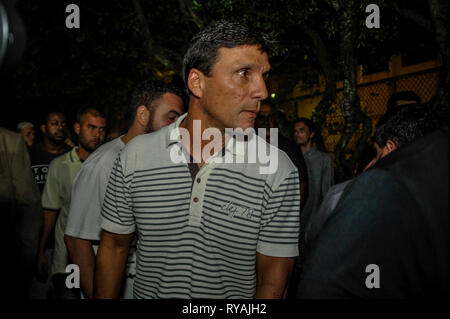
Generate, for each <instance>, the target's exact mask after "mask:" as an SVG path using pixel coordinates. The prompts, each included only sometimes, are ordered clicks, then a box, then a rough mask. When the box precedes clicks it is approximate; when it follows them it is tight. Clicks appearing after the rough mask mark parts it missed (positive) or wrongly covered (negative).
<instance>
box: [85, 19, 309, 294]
mask: <svg viewBox="0 0 450 319" xmlns="http://www.w3.org/2000/svg"><path fill="white" fill-rule="evenodd" d="M270 45H271V41H270V39H269V38H268V37H267V36H266V35H263V34H261V33H259V32H256V31H253V30H250V29H248V28H247V27H244V26H242V25H239V24H235V23H228V22H223V21H222V22H218V23H216V24H214V25H212V26H210V27H208V28H206V29H205V30H203V31H201V32H200V33H199V34H197V35H196V36H195V37H194V38H193V39H192V41H191V43H190V46H189V49H188V51H187V53H186V55H185V57H184V61H183V72H184V80H185V84H186V86H187V88H188V91H189V94H190V100H189V112H188V113H187V115H184V116H182V117H180V118H179V119H178V120H177V121H176V122H175V123H173V124H172V125H170V126H168V127H165V128H163V129H161V130H159V131H158V132H155V133H152V134H146V135H141V136H138V137H136V138H135V139H133V140H132V141H130V142H129V143H128V144H127V145H126V146H125V148H124V149H123V150H122V152H121V153H120V154H119V156H118V158H117V159H116V163H115V165H114V168H113V171H112V173H111V176H110V179H109V183H108V186H107V190H106V194H105V200H104V203H103V208H102V221H101V226H102V228H103V232H102V236H101V241H100V246H99V251H98V255H97V262H96V278H95V288H94V296H95V297H96V298H117V296H118V293H119V291H120V286H121V284H122V279H123V270H124V267H125V263H126V258H127V255H128V249H129V246H130V242H131V240H132V238H133V234H134V232H135V231H136V230H137V232H138V234H139V245H138V247H137V270H136V278H135V282H134V297H135V298H252V297H255V298H281V297H283V296H285V294H286V291H287V282H288V278H289V276H290V273H291V271H292V267H293V264H294V258H295V257H296V256H298V245H297V243H298V236H299V223H300V221H299V208H300V187H299V179H298V172H297V169H296V167H295V165H294V164H293V163H292V162H291V161H290V159H289V158H288V156H287V155H286V153H284V152H282V151H280V150H278V148H276V147H274V146H271V145H269V144H268V143H266V142H265V141H264V140H263V139H261V138H259V137H258V136H257V135H256V134H249V135H247V139H242V138H241V139H240V140H239V139H238V138H230V136H229V135H227V134H226V132H227V130H229V129H242V130H246V129H248V128H252V127H253V125H254V121H255V118H256V115H257V114H258V112H259V109H260V104H261V100H264V99H265V98H266V97H267V95H268V94H267V89H266V86H265V81H264V79H265V76H266V75H267V73H268V72H269V69H270V64H269V61H268V51H269V48H270ZM212 130H215V131H214V132H218V133H219V134H218V135H219V138H217V135H214V138H213V139H212V141H211V140H208V138H210V135H209V134H208V133H210V132H212ZM228 132H229V131H228ZM252 143H256V144H257V145H258V147H260V146H261V145H262V146H264V150H266V147H267V148H268V149H269V150H270V154H271V160H272V159H273V156H272V155H273V154H274V155H275V158H276V159H277V162H276V163H277V168H276V169H275V170H274V171H270V170H266V171H264V170H262V167H263V164H264V163H263V161H262V159H261V158H260V157H259V156H258V159H256V160H255V161H250V160H249V158H251V157H252V156H253V155H254V153H255V150H254V149H253V148H252V147H251V145H253V144H252ZM190 146H193V149H192V150H191V147H190ZM211 146H213V147H211ZM177 156H178V157H177ZM180 157H181V158H184V161H178V160H176V158H178V159H179V158H180ZM223 159H228V160H225V161H224V160H223ZM230 159H231V161H230ZM230 162H231V163H230Z"/></svg>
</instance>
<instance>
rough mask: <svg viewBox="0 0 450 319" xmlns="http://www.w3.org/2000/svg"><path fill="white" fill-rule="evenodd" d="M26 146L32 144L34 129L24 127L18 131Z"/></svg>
mask: <svg viewBox="0 0 450 319" xmlns="http://www.w3.org/2000/svg"><path fill="white" fill-rule="evenodd" d="M20 133H22V136H23V139H24V140H25V143H26V144H27V146H31V145H33V143H34V140H35V138H36V135H35V133H34V127H26V128H24V129H22V130H21V131H20Z"/></svg>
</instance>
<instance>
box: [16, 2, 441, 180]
mask: <svg viewBox="0 0 450 319" xmlns="http://www.w3.org/2000/svg"><path fill="white" fill-rule="evenodd" d="M370 2H371V1H369V0H360V1H358V0H351V1H343V0H266V1H264V2H261V1H254V0H240V1H238V0H219V1H206V0H151V1H150V0H132V1H120V0H110V1H108V2H103V1H88V0H84V1H81V0H79V1H77V4H78V5H79V7H80V11H81V28H80V29H67V28H66V27H65V25H64V21H65V18H66V16H67V14H66V13H65V7H66V5H68V4H69V3H71V2H69V1H59V0H53V1H41V2H39V3H37V2H36V1H32V0H22V1H20V3H19V6H18V8H19V11H20V12H21V14H22V17H23V20H24V22H25V24H26V26H27V30H28V47H27V51H26V56H25V57H24V59H23V63H22V65H21V66H20V68H19V69H18V70H17V72H16V74H15V75H14V77H13V83H14V84H13V91H14V92H13V93H12V94H14V95H15V99H14V100H15V101H16V102H17V104H18V105H19V106H25V105H27V106H29V108H30V110H32V112H35V113H36V114H38V112H42V108H46V107H48V105H58V106H61V107H63V108H64V109H65V110H66V111H67V113H69V114H74V111H75V110H76V108H77V107H79V105H81V104H94V105H97V106H99V107H102V108H104V109H105V110H106V112H107V114H108V115H109V116H110V118H111V119H112V120H113V121H112V122H114V121H119V120H120V118H121V116H122V115H123V113H124V110H125V107H126V106H127V105H128V103H129V97H130V92H131V90H132V89H133V87H134V86H135V85H136V84H137V83H138V82H140V81H142V80H144V79H146V78H149V77H154V78H159V79H162V80H164V81H167V82H171V81H173V82H178V83H182V79H181V64H182V58H183V54H184V52H185V50H186V47H187V45H188V42H189V40H190V38H191V37H192V36H193V35H194V34H195V33H196V32H198V31H199V30H200V29H201V28H203V27H205V26H206V25H208V24H210V23H211V22H213V21H216V20H220V19H225V20H230V21H236V22H240V23H245V24H248V25H251V26H253V27H257V28H260V29H262V30H264V31H266V32H272V33H275V34H276V36H277V39H278V41H279V45H278V47H277V48H276V50H275V52H274V54H273V56H272V57H271V64H272V72H271V78H270V79H269V83H272V84H276V86H277V90H276V93H277V95H276V97H275V99H273V102H274V104H275V107H276V108H277V109H279V110H282V111H284V113H285V114H286V123H289V121H291V120H293V119H294V118H295V116H296V114H295V110H293V108H292V100H291V93H292V91H293V89H294V88H296V87H297V88H301V89H305V88H311V87H314V86H316V85H317V84H319V82H320V81H323V83H322V84H324V86H325V93H324V94H323V98H322V100H321V102H320V103H319V105H318V106H317V108H316V109H315V111H314V113H313V120H314V122H315V123H316V124H317V126H318V127H319V128H320V127H321V126H322V125H323V123H324V121H325V118H326V115H327V114H329V112H331V109H330V106H331V105H332V104H333V102H335V101H336V81H337V80H342V79H344V83H347V84H346V86H345V88H344V98H343V100H342V103H341V111H342V114H343V116H344V118H345V121H346V124H345V130H344V132H343V135H342V136H343V137H342V139H341V141H340V143H339V145H338V149H336V154H337V158H336V163H337V166H338V171H340V173H341V175H342V178H346V177H349V176H351V174H352V172H353V168H354V162H355V161H356V160H357V157H358V156H359V151H358V150H357V151H356V152H355V154H354V157H353V158H351V159H350V161H348V160H346V159H345V157H343V154H344V153H345V150H346V147H347V145H348V140H349V139H350V138H351V136H352V134H353V133H354V132H355V130H357V128H358V127H359V125H362V126H363V127H364V129H363V131H364V134H363V139H365V138H366V137H367V135H368V134H370V132H369V131H368V127H371V125H370V120H368V118H367V116H366V115H365V114H364V113H363V112H362V111H361V107H360V104H359V100H358V97H357V94H356V82H355V80H354V76H355V72H356V69H355V66H356V65H359V64H362V65H363V66H368V67H370V65H373V64H374V63H375V64H376V63H377V61H386V60H387V59H388V58H389V57H390V56H391V55H392V54H395V53H399V52H401V51H402V50H404V49H405V48H408V47H415V46H417V45H418V44H419V43H422V44H424V45H425V46H429V47H430V48H431V49H438V50H440V52H441V54H442V56H443V57H444V59H443V64H444V70H446V72H442V79H441V83H447V84H448V34H447V33H446V32H447V29H446V28H447V27H446V26H447V24H445V23H446V22H447V20H446V19H447V16H446V15H445V12H447V11H448V4H445V2H444V1H442V0H429V1H426V0H419V1H416V2H414V3H413V2H411V1H406V0H402V1H395V2H392V1H388V0H380V1H378V2H377V4H378V5H379V6H380V9H381V28H380V29H368V28H366V26H365V18H366V16H367V13H366V12H365V7H366V6H367V5H368V4H369V3H370ZM446 10H447V11H446ZM411 30H414V34H411ZM436 30H439V32H436ZM350 31H351V32H350ZM347 36H349V37H350V38H347ZM446 37H447V38H446ZM346 39H347V40H348V41H347V40H346ZM444 39H447V42H446V41H444ZM445 63H446V64H445ZM445 68H446V69H445ZM446 92H447V88H446V87H445V86H441V90H440V93H439V94H440V99H441V100H442V98H443V96H444V97H445V96H448V93H446ZM446 94H447V95H446ZM447 99H448V98H447ZM30 105H39V106H40V107H41V109H38V110H35V109H31V106H30ZM281 129H282V132H284V133H285V134H287V135H288V134H289V133H290V130H289V129H290V127H289V125H286V126H284V127H282V128H281ZM362 142H364V140H363V141H362ZM362 142H361V143H362ZM361 143H360V144H361ZM346 165H347V167H346Z"/></svg>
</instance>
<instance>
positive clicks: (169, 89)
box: [126, 80, 184, 127]
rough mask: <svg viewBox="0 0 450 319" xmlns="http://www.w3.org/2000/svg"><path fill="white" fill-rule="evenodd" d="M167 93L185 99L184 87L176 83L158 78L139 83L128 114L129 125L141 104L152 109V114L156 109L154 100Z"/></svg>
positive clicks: (132, 96) (133, 94) (134, 91)
mask: <svg viewBox="0 0 450 319" xmlns="http://www.w3.org/2000/svg"><path fill="white" fill-rule="evenodd" d="M165 93H173V94H175V95H177V96H179V97H180V99H181V100H183V101H184V92H183V89H182V88H180V87H178V86H176V85H175V84H170V83H165V82H162V81H158V80H146V81H144V82H142V83H140V84H138V85H137V86H136V87H135V89H134V90H133V93H132V95H131V103H130V108H129V110H128V112H127V114H126V119H127V121H128V127H129V126H130V125H131V123H132V122H133V120H134V117H135V116H136V111H137V109H138V107H139V106H141V105H144V106H145V107H146V108H147V109H148V110H149V111H150V114H153V112H154V111H155V110H154V108H153V107H152V103H153V101H155V100H157V99H159V98H160V97H161V96H163V95H164V94H165Z"/></svg>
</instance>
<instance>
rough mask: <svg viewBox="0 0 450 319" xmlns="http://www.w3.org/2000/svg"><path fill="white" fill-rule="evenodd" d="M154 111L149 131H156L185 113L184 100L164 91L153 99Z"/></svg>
mask: <svg viewBox="0 0 450 319" xmlns="http://www.w3.org/2000/svg"><path fill="white" fill-rule="evenodd" d="M152 107H154V112H153V114H152V116H151V118H150V121H149V124H148V127H147V131H148V132H154V131H157V130H159V129H160V128H162V127H164V126H167V125H170V124H172V123H173V122H175V121H176V120H177V119H178V117H179V116H180V115H181V114H183V113H184V105H183V100H182V99H181V98H180V97H179V96H178V95H175V94H173V93H164V94H163V95H162V96H161V97H160V98H159V99H157V100H155V101H153V103H152Z"/></svg>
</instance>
